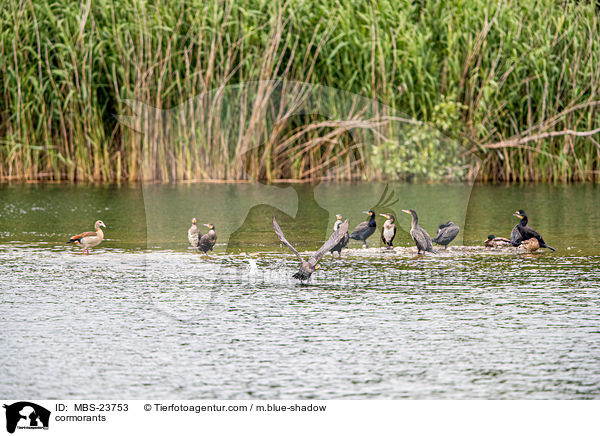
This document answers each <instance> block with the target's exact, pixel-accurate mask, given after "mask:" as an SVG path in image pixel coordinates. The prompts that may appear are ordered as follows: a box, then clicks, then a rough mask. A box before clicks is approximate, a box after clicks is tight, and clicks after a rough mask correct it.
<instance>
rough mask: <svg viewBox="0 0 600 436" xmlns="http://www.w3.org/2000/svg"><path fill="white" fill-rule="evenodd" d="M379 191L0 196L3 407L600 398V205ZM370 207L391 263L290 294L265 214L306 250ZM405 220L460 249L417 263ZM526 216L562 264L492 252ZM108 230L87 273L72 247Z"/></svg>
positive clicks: (52, 190)
mask: <svg viewBox="0 0 600 436" xmlns="http://www.w3.org/2000/svg"><path fill="white" fill-rule="evenodd" d="M385 189H386V186H385V185H383V184H372V183H369V184H367V183H358V184H320V185H315V186H310V185H280V186H264V185H260V184H181V185H155V184H152V185H143V186H142V185H135V186H121V187H116V186H108V187H107V186H74V185H0V289H1V293H0V303H1V304H0V323H1V327H2V330H3V335H2V336H1V337H0V368H1V370H0V371H1V375H2V377H1V378H0V396H2V397H5V398H129V399H135V398H140V399H152V398H180V399H194V398H218V399H232V398H236V399H248V398H261V399H266V398H268V399H289V398H298V399H308V398H317V399H340V398H365V399H366V398H379V399H387V398H410V399H463V398H464V399H476V398H481V399H587V398H599V397H600V246H599V239H600V237H599V236H598V229H599V228H600V207H599V204H600V189H599V187H596V186H588V185H579V186H559V187H556V186H549V185H526V186H513V187H505V186H489V185H486V186H475V187H473V188H471V187H470V186H468V185H419V184H390V185H389V186H388V190H387V192H385ZM382 194H385V195H383V198H382ZM387 197H390V198H387ZM396 200H397V201H396ZM369 208H375V210H376V211H377V212H393V213H394V214H395V215H396V217H397V224H398V226H399V229H398V234H397V237H396V241H395V245H396V247H397V248H396V250H395V251H393V252H386V251H384V250H381V249H380V246H381V242H380V238H379V231H378V232H377V233H376V234H375V235H373V236H372V237H371V238H370V239H369V244H370V247H371V248H369V249H363V248H361V245H360V244H359V243H358V242H356V241H352V242H351V249H350V250H347V251H345V252H344V253H343V256H342V258H341V259H337V258H333V257H332V256H329V255H328V256H327V257H325V258H324V260H323V261H322V262H321V269H320V270H318V271H317V272H316V273H315V274H314V275H313V278H312V281H311V283H309V284H308V285H299V284H298V283H297V282H296V281H295V280H294V279H292V278H291V275H292V274H293V273H294V272H295V271H296V269H297V266H298V265H297V263H298V262H297V259H296V258H295V257H294V256H293V255H292V254H291V253H290V252H289V251H287V250H286V249H285V248H281V247H280V245H279V243H278V241H277V239H276V237H275V235H274V233H273V230H272V227H271V216H272V215H275V216H277V219H278V221H279V223H280V225H281V227H282V229H283V231H284V232H285V234H286V236H287V238H288V239H289V240H290V241H291V242H292V243H293V244H294V245H296V246H297V248H298V249H299V250H301V251H303V252H304V251H310V250H314V249H316V248H318V246H319V245H320V244H321V243H322V241H324V240H325V239H326V238H327V237H328V236H329V233H330V232H331V227H332V225H333V222H334V220H335V217H334V215H335V213H341V214H343V215H344V216H345V217H349V218H350V226H351V228H352V227H354V225H356V224H357V223H358V222H360V221H362V220H364V219H365V217H366V215H363V214H361V211H363V210H367V209H369ZM405 208H412V209H415V210H417V212H418V213H419V216H420V218H421V219H420V224H421V225H422V226H423V227H424V228H425V229H426V230H427V231H428V232H429V233H430V234H432V235H433V234H435V229H436V227H437V225H438V224H440V223H442V222H444V221H447V220H453V221H455V222H456V223H457V224H459V225H460V226H461V233H460V234H459V237H458V238H457V240H456V241H455V242H454V243H453V244H452V245H451V246H450V247H449V249H448V250H447V251H444V250H443V249H441V250H439V251H438V253H435V254H427V255H424V256H417V255H416V254H415V249H414V246H413V245H412V243H411V241H410V240H409V237H408V235H407V233H406V232H407V231H408V230H409V228H410V217H409V216H408V215H406V214H403V213H402V212H401V209H405ZM516 209H525V210H526V211H527V213H528V215H529V217H530V224H531V226H532V227H533V228H535V229H536V230H538V231H539V232H540V233H541V234H542V235H543V236H544V239H545V240H546V242H547V243H548V244H550V245H552V246H553V247H555V248H557V249H558V251H556V252H549V251H547V250H540V251H539V252H537V253H534V254H526V253H523V252H522V251H520V250H517V249H513V248H510V249H505V250H496V249H486V248H484V247H483V246H482V245H483V244H482V243H483V241H484V240H485V239H486V236H487V235H488V234H489V233H494V234H495V235H497V236H506V237H508V236H509V235H510V230H511V229H512V227H513V226H514V225H515V224H516V222H517V219H516V218H515V217H513V216H512V213H513V212H514V211H515V210H516ZM192 217H196V218H197V219H198V222H199V223H209V222H210V223H214V224H215V226H216V230H217V234H218V238H219V239H218V241H217V246H216V247H215V251H214V252H212V253H210V254H208V255H204V254H202V253H198V252H196V251H194V250H190V249H189V248H188V242H187V229H188V227H189V226H190V220H191V218H192ZM97 219H102V220H103V221H104V223H106V225H107V228H106V229H105V235H106V238H107V239H106V240H105V241H104V242H103V243H102V244H101V245H100V246H98V247H96V248H95V249H94V250H92V253H91V254H90V255H86V256H83V255H81V249H80V248H79V247H74V246H72V245H69V244H66V241H67V240H68V239H69V237H70V236H71V235H73V234H75V233H80V232H82V231H87V230H92V227H93V223H94V221H95V220H97ZM382 222H383V218H381V220H378V225H379V226H381V224H382ZM379 228H380V227H379ZM201 229H202V230H203V231H204V230H205V229H206V228H205V227H202V226H201ZM307 257H308V254H307Z"/></svg>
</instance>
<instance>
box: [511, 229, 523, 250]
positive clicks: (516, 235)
mask: <svg viewBox="0 0 600 436" xmlns="http://www.w3.org/2000/svg"><path fill="white" fill-rule="evenodd" d="M521 242H523V235H521V232H520V231H519V228H518V224H517V225H516V226H514V227H513V229H512V232H510V243H511V244H512V245H514V246H515V247H517V246H518V245H519V244H520V243H521Z"/></svg>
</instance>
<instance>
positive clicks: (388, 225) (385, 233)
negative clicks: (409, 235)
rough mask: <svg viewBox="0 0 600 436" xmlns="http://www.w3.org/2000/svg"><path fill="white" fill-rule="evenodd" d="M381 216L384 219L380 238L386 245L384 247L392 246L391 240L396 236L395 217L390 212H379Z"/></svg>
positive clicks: (389, 247)
mask: <svg viewBox="0 0 600 436" xmlns="http://www.w3.org/2000/svg"><path fill="white" fill-rule="evenodd" d="M379 215H381V216H382V217H385V219H386V221H385V222H384V223H383V230H382V231H381V240H382V241H383V243H384V244H386V245H387V247H386V248H388V249H392V248H394V245H393V242H394V237H395V236H396V224H395V222H396V218H394V215H392V214H391V213H385V214H384V213H380V214H379Z"/></svg>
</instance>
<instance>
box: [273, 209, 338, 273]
mask: <svg viewBox="0 0 600 436" xmlns="http://www.w3.org/2000/svg"><path fill="white" fill-rule="evenodd" d="M273 229H275V233H276V234H277V237H278V238H279V240H280V241H281V242H282V243H283V244H284V245H286V246H287V247H288V248H289V249H290V251H291V252H292V253H294V254H295V255H296V257H297V258H298V259H300V262H301V264H300V268H299V269H298V272H297V273H296V274H294V275H293V276H292V277H293V278H295V279H298V280H300V281H301V282H302V281H304V280H308V279H309V278H310V276H311V274H312V273H313V272H315V270H317V269H319V265H317V264H318V263H319V261H320V260H321V258H322V257H323V256H325V253H327V252H328V251H329V250H331V249H332V248H333V247H334V246H336V245H337V244H339V242H340V241H341V240H342V239H343V237H344V235H345V234H346V232H347V231H348V220H346V221H344V222H343V223H342V224H341V225H340V226H339V227H338V229H337V230H336V231H335V232H333V233H332V234H331V236H330V237H329V239H328V240H327V241H326V242H325V243H324V244H323V245H322V246H321V248H319V249H318V250H317V251H316V252H315V253H314V254H313V255H312V256H311V257H310V258H309V259H308V261H305V260H304V259H302V256H300V253H298V251H297V250H296V249H295V248H294V247H293V246H292V244H290V243H289V242H288V240H287V239H285V236H284V235H283V232H282V231H281V228H280V227H279V224H277V221H276V220H275V216H273Z"/></svg>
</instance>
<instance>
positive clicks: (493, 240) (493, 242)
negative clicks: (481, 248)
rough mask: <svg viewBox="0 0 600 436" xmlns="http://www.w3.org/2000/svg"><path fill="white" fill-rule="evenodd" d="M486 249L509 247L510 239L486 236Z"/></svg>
mask: <svg viewBox="0 0 600 436" xmlns="http://www.w3.org/2000/svg"><path fill="white" fill-rule="evenodd" d="M484 245H485V246H486V247H493V248H498V247H510V245H511V244H510V239H507V238H502V237H500V236H494V235H488V238H487V241H485V242H484Z"/></svg>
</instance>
